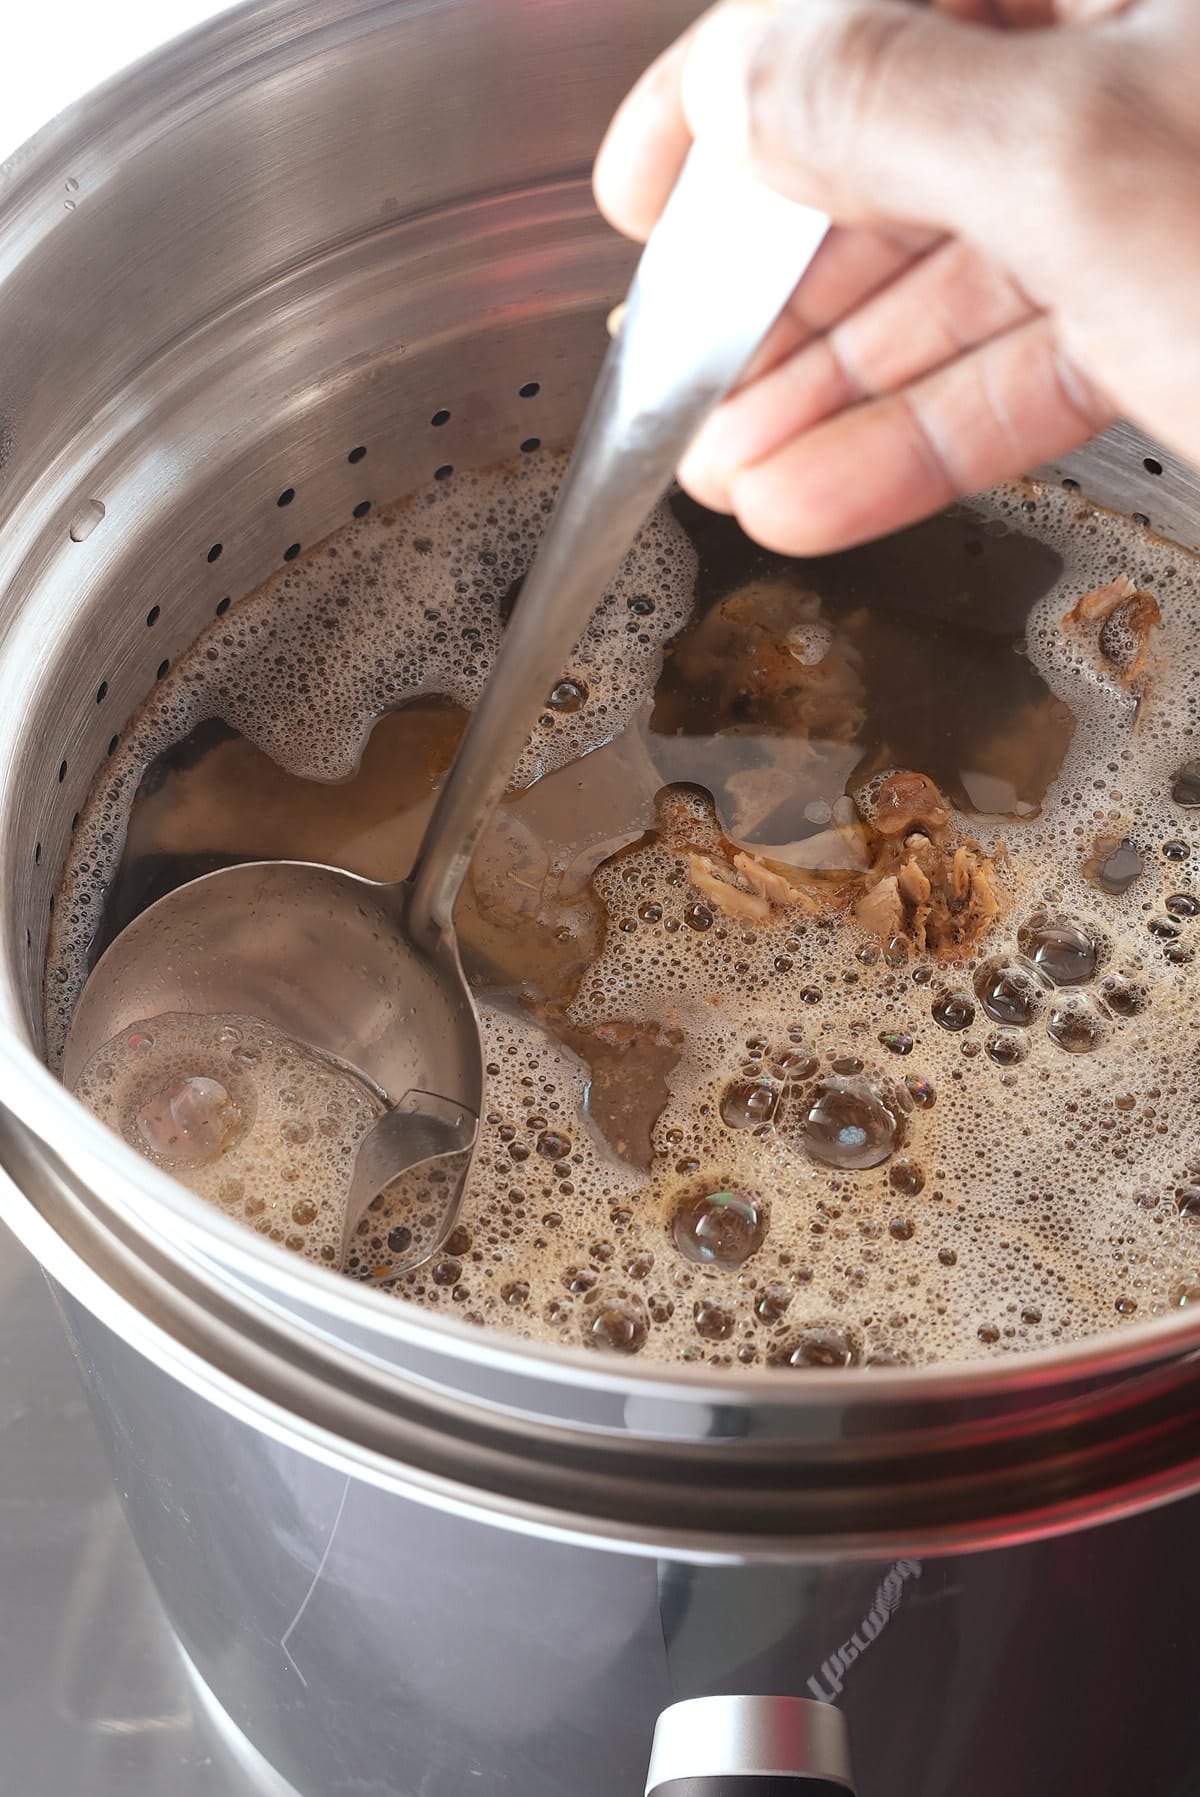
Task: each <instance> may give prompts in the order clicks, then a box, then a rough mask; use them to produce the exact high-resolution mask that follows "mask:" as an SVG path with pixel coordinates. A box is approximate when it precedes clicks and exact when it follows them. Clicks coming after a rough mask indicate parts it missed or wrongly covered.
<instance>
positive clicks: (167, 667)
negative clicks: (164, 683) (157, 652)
mask: <svg viewBox="0 0 1200 1797" xmlns="http://www.w3.org/2000/svg"><path fill="white" fill-rule="evenodd" d="M170 671H171V664H170V662H169V661H160V662H159V664H158V670H157V672H156V673H155V676H154V678H155V679H156V680H165V679H166V677H167V675H168V674H169V673H170Z"/></svg>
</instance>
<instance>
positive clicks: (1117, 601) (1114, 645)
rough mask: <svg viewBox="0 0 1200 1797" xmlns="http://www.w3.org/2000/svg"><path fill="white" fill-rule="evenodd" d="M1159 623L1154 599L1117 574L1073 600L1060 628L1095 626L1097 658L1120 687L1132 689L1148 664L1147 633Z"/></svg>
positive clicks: (1126, 575)
mask: <svg viewBox="0 0 1200 1797" xmlns="http://www.w3.org/2000/svg"><path fill="white" fill-rule="evenodd" d="M1161 622H1162V612H1161V610H1160V609H1159V604H1158V600H1157V599H1156V598H1155V597H1154V595H1153V594H1152V593H1143V592H1141V591H1140V590H1139V589H1138V588H1137V587H1136V586H1135V585H1134V583H1133V581H1132V580H1131V579H1130V578H1129V576H1128V574H1118V576H1117V578H1116V579H1115V580H1110V581H1109V582H1108V584H1107V585H1106V586H1102V587H1097V588H1096V590H1095V592H1092V593H1085V594H1084V595H1083V597H1082V598H1081V599H1077V600H1076V602H1075V604H1074V605H1073V606H1072V607H1071V609H1070V611H1069V612H1067V614H1066V616H1065V617H1064V618H1063V628H1064V629H1066V630H1079V629H1082V628H1083V627H1085V626H1087V625H1092V624H1096V625H1099V631H1098V633H1097V637H1096V646H1097V648H1098V649H1099V652H1100V655H1101V658H1102V659H1103V660H1104V661H1105V662H1106V663H1107V664H1108V666H1109V667H1111V668H1114V669H1115V670H1116V673H1117V677H1118V679H1119V680H1120V682H1121V684H1122V686H1135V685H1136V684H1137V683H1138V682H1139V681H1140V680H1141V678H1142V676H1143V674H1145V672H1146V669H1147V666H1148V663H1149V660H1150V633H1151V631H1152V630H1153V629H1154V627H1155V625H1156V624H1160V623H1161Z"/></svg>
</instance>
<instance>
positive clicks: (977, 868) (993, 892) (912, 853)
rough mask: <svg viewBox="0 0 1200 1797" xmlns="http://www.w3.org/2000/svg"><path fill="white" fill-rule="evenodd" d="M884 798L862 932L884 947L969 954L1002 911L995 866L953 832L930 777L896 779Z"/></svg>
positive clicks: (861, 903) (860, 905) (865, 883)
mask: <svg viewBox="0 0 1200 1797" xmlns="http://www.w3.org/2000/svg"><path fill="white" fill-rule="evenodd" d="M880 796H881V799H884V800H885V802H886V808H885V809H884V810H883V813H882V817H881V818H880V819H877V820H876V829H877V835H876V854H875V859H874V862H873V865H872V867H871V869H870V871H869V872H868V873H867V874H865V875H864V876H863V880H862V891H861V893H860V896H859V897H858V899H857V901H856V902H855V905H854V914H855V917H856V919H857V920H858V923H859V925H860V927H861V928H862V929H864V930H867V931H869V933H870V934H871V935H872V936H875V937H877V938H878V939H879V940H880V941H882V942H885V943H889V942H892V941H894V940H895V939H896V938H897V937H904V938H906V939H907V940H908V941H910V942H911V943H912V944H913V946H914V947H915V948H917V949H918V950H919V951H921V952H923V953H924V952H928V953H930V954H938V955H951V954H954V953H956V952H959V951H961V950H965V949H967V948H968V947H970V946H971V945H972V944H974V943H975V942H977V941H978V940H979V938H980V937H981V936H982V935H983V934H984V933H985V932H986V931H987V930H988V928H989V927H990V925H991V923H992V920H993V918H995V917H996V916H997V915H998V914H999V912H1000V910H1001V908H1002V906H1001V899H1000V895H999V893H998V890H997V884H996V877H995V865H994V863H993V862H991V861H989V860H988V859H987V857H986V856H985V855H984V854H983V851H982V850H981V849H980V847H979V845H978V843H974V842H971V841H969V840H965V839H964V838H962V837H961V836H958V835H956V834H955V833H954V832H952V830H951V828H950V822H951V818H950V808H949V806H948V805H947V804H946V802H945V800H944V799H943V798H942V795H941V794H940V793H939V792H938V790H937V787H936V786H935V785H934V784H933V782H932V780H929V779H928V778H927V777H926V776H925V775H924V774H914V773H902V774H893V775H891V776H890V778H889V779H888V780H886V781H885V782H884V784H883V786H882V788H881V789H880ZM914 824H920V826H921V827H920V828H919V829H915V828H913V826H914ZM885 825H886V827H885Z"/></svg>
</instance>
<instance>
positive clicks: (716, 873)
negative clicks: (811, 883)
mask: <svg viewBox="0 0 1200 1797" xmlns="http://www.w3.org/2000/svg"><path fill="white" fill-rule="evenodd" d="M688 877H689V879H690V880H691V882H692V885H693V886H694V887H695V888H696V891H697V892H699V893H700V894H701V895H702V896H703V897H704V898H706V899H707V900H708V901H709V903H710V904H713V905H715V906H716V907H717V909H718V910H719V911H723V912H724V913H725V916H726V917H736V918H739V919H741V920H743V921H744V922H746V923H766V922H767V921H768V919H769V918H770V916H771V913H772V910H774V909H783V908H784V907H786V906H797V907H799V908H800V909H801V910H804V911H807V912H808V913H809V914H810V915H813V914H815V913H816V911H817V909H818V906H817V904H816V901H815V900H814V899H812V898H811V897H810V896H809V894H808V893H806V892H804V891H803V890H802V889H801V888H800V887H799V886H796V885H794V884H793V883H792V881H791V880H789V879H788V878H787V877H786V875H784V874H782V873H779V872H778V871H777V870H776V869H774V868H771V867H768V866H767V865H766V863H765V862H762V861H760V860H759V859H758V857H757V856H756V855H748V854H746V853H745V851H744V850H742V851H740V852H739V853H737V854H736V855H735V856H734V858H733V863H732V865H731V864H730V863H729V862H728V861H723V860H718V859H716V858H715V857H714V856H712V855H700V854H696V853H694V852H693V853H691V854H689V855H688Z"/></svg>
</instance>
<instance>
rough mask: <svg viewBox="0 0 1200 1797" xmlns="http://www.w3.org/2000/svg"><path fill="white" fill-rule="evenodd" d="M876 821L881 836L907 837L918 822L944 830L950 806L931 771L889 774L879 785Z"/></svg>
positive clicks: (926, 826) (928, 827)
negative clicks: (930, 773) (929, 772)
mask: <svg viewBox="0 0 1200 1797" xmlns="http://www.w3.org/2000/svg"><path fill="white" fill-rule="evenodd" d="M874 821H875V828H876V829H877V830H878V831H879V834H880V835H881V836H886V837H889V838H890V837H893V836H907V835H908V834H909V832H910V831H911V830H912V828H913V826H914V825H916V824H921V825H923V826H924V827H925V828H926V829H928V830H941V829H944V828H945V826H946V825H947V824H948V823H949V822H950V808H949V806H948V805H947V804H946V801H945V799H943V797H942V795H941V793H940V792H939V791H938V789H937V787H936V786H935V785H934V784H933V781H932V780H931V779H930V778H929V776H928V775H927V774H910V773H902V774H889V775H888V777H887V779H886V780H885V781H884V782H883V785H882V786H881V787H880V788H879V795H878V797H877V799H876V808H875V820H874Z"/></svg>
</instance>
